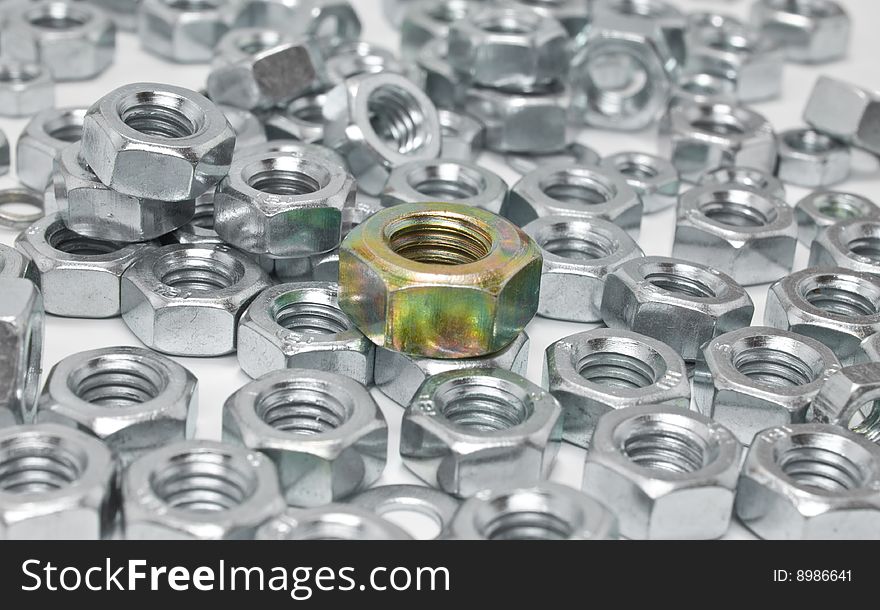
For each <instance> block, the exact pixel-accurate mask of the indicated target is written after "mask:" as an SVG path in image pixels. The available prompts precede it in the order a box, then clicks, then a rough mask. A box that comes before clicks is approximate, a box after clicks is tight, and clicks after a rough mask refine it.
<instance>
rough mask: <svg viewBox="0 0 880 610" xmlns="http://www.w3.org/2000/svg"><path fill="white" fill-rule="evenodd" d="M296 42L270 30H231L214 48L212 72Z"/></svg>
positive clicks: (256, 28) (250, 28)
mask: <svg viewBox="0 0 880 610" xmlns="http://www.w3.org/2000/svg"><path fill="white" fill-rule="evenodd" d="M292 42H296V40H295V39H294V38H292V37H291V36H290V35H289V34H286V33H284V32H281V31H279V30H277V29H272V28H261V27H249V28H233V29H231V30H229V31H228V32H226V34H224V35H223V36H222V37H221V38H220V40H218V41H217V44H216V45H215V46H214V57H213V59H212V60H211V68H212V69H214V70H217V69H220V68H224V67H227V66H230V65H232V64H236V63H239V62H241V61H246V60H249V59H251V58H252V57H253V56H254V55H257V54H259V53H262V52H264V51H268V50H269V49H273V48H275V47H278V46H281V45H285V44H289V43H292Z"/></svg>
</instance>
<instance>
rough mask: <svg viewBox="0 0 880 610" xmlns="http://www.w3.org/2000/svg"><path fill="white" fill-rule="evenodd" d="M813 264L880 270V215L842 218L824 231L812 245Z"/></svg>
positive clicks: (811, 258)
mask: <svg viewBox="0 0 880 610" xmlns="http://www.w3.org/2000/svg"><path fill="white" fill-rule="evenodd" d="M810 266H811V267H845V268H846V269H852V270H853V271H863V272H865V273H880V217H872V218H853V219H852V220H841V221H840V222H836V223H834V224H833V225H831V226H829V227H826V228H825V229H823V230H822V231H820V232H819V234H818V235H817V236H816V239H814V240H813V244H812V246H811V247H810Z"/></svg>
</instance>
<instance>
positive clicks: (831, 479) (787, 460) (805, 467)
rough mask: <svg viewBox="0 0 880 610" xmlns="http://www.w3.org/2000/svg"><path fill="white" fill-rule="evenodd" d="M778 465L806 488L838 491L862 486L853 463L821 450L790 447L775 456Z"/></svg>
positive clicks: (826, 450)
mask: <svg viewBox="0 0 880 610" xmlns="http://www.w3.org/2000/svg"><path fill="white" fill-rule="evenodd" d="M778 463H779V466H780V468H782V471H783V472H784V473H785V474H787V475H788V476H789V477H791V478H792V479H794V480H795V481H797V482H798V484H800V485H802V486H804V487H807V488H812V489H818V490H821V491H831V492H840V491H846V490H850V489H858V488H859V487H862V485H863V484H864V475H863V473H862V471H861V469H860V468H859V466H858V465H857V464H855V463H854V462H852V461H851V460H850V459H849V458H848V457H846V456H845V455H843V454H842V453H838V452H835V451H831V450H828V449H824V448H821V447H816V446H798V447H791V448H789V449H787V450H786V451H785V452H783V454H782V455H781V456H779V457H778Z"/></svg>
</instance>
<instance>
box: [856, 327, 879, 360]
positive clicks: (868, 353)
mask: <svg viewBox="0 0 880 610" xmlns="http://www.w3.org/2000/svg"><path fill="white" fill-rule="evenodd" d="M861 352H862V353H861V354H860V357H859V360H861V361H866V362H880V333H875V334H873V335H871V336H870V337H868V338H867V339H865V340H864V341H862V345H861Z"/></svg>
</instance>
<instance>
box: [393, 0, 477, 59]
mask: <svg viewBox="0 0 880 610" xmlns="http://www.w3.org/2000/svg"><path fill="white" fill-rule="evenodd" d="M479 7H480V3H479V2H473V1H472V0H440V1H439V2H438V1H437V0H417V1H416V2H412V3H410V4H408V5H407V6H406V8H405V10H404V15H403V21H402V23H401V26H400V53H401V55H403V56H404V57H405V58H411V57H413V56H415V55H416V54H417V53H418V52H419V50H420V49H421V48H422V47H424V46H425V45H426V44H428V43H429V42H431V41H432V40H445V39H446V38H447V37H448V36H449V28H450V26H451V25H452V24H453V23H454V22H456V21H458V20H459V19H464V18H466V17H468V16H469V15H471V14H473V13H474V12H475V10H476V9H478V8H479Z"/></svg>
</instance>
